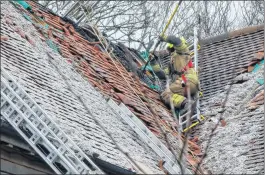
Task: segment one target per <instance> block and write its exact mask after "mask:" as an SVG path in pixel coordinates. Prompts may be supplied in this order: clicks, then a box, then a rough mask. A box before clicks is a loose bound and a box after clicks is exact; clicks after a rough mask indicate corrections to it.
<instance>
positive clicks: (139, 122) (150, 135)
mask: <svg viewBox="0 0 265 175" xmlns="http://www.w3.org/2000/svg"><path fill="white" fill-rule="evenodd" d="M119 106H120V107H121V108H122V109H124V110H125V111H124V112H125V113H126V112H127V115H128V116H129V118H130V117H131V118H130V119H132V121H136V122H137V124H139V125H140V127H141V129H142V131H143V132H145V131H147V132H145V133H146V135H147V136H149V137H150V139H153V140H155V142H157V143H158V147H159V148H160V149H161V150H162V151H163V152H164V154H166V155H168V156H169V157H170V156H171V157H172V158H171V160H175V156H174V155H173V154H172V153H171V151H169V149H168V148H167V147H166V146H165V145H164V144H163V143H162V142H161V141H160V140H159V139H158V138H157V137H156V136H155V135H154V133H152V132H151V131H150V130H149V129H148V128H147V127H146V126H145V125H144V123H143V122H142V121H141V120H140V119H139V118H138V117H136V116H135V115H134V114H133V113H132V112H131V111H130V110H129V109H128V108H127V107H126V106H125V105H124V104H123V103H120V105H119ZM194 117H196V115H194ZM175 162H176V161H175ZM164 166H165V167H166V164H165V165H164ZM174 166H175V167H174ZM173 168H175V170H176V169H178V165H177V164H176V163H175V164H173ZM186 172H188V173H190V174H192V173H191V172H190V171H189V170H186Z"/></svg>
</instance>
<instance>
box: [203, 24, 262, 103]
mask: <svg viewBox="0 0 265 175" xmlns="http://www.w3.org/2000/svg"><path fill="white" fill-rule="evenodd" d="M263 28H264V25H260V26H254V27H249V28H246V29H241V30H238V31H239V32H231V33H230V34H227V35H226V36H222V37H220V36H219V37H213V38H209V39H206V40H203V41H200V43H201V49H200V50H199V66H200V68H201V72H200V83H201V88H202V91H203V94H204V95H203V100H204V101H207V100H208V99H210V98H211V97H214V95H216V94H218V93H219V92H220V91H221V89H222V88H223V86H224V84H227V83H229V82H230V81H231V80H232V79H233V78H235V77H236V76H237V75H238V74H241V73H244V72H247V71H251V69H252V68H251V67H249V65H248V64H249V63H250V61H251V60H252V59H253V55H254V54H257V53H258V51H259V50H261V51H263V50H262V48H263V44H264V30H263ZM228 35H229V37H228ZM254 58H255V57H254ZM255 59H256V58H255ZM256 62H257V61H255V62H253V63H251V65H252V64H255V63H256ZM251 65H250V66H251ZM234 69H235V70H236V72H235V73H234V71H233V70H234ZM248 69H249V70H248Z"/></svg>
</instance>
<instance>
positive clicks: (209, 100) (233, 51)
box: [193, 27, 264, 174]
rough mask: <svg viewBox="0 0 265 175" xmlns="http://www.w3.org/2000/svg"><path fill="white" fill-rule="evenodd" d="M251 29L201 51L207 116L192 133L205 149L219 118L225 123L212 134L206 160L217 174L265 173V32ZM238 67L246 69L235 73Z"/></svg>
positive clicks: (216, 42)
mask: <svg viewBox="0 0 265 175" xmlns="http://www.w3.org/2000/svg"><path fill="white" fill-rule="evenodd" d="M252 29H254V30H253V31H250V30H247V31H248V32H247V33H242V32H239V33H240V35H237V36H234V37H232V38H231V37H230V38H229V39H228V38H223V39H219V40H216V41H214V40H212V42H210V43H207V42H205V43H204V45H202V47H201V50H200V51H199V52H200V59H199V60H200V62H199V66H200V67H201V69H202V73H201V74H200V78H201V84H202V88H203V90H204V94H205V96H204V98H203V100H202V103H201V105H202V107H201V110H202V113H203V114H204V115H205V116H207V117H208V120H207V121H205V122H203V123H202V124H201V125H199V126H198V127H197V128H196V130H194V133H193V134H194V135H196V136H199V141H198V144H199V145H201V146H202V147H204V148H205V147H206V144H207V141H208V139H209V135H210V134H211V132H210V131H211V130H212V129H213V128H214V127H215V125H216V122H215V121H217V122H218V120H219V119H221V123H220V124H219V126H223V127H217V129H216V130H215V132H214V133H213V137H212V140H211V142H210V146H209V149H208V151H207V157H206V158H205V159H204V161H203V166H204V168H205V169H206V170H211V172H212V173H213V174H235V173H238V172H241V173H243V174H255V173H258V172H260V171H261V170H262V171H261V174H262V173H264V141H263V139H262V138H263V137H264V126H263V123H264V90H263V89H264V84H260V83H259V82H258V81H257V79H259V78H262V77H263V73H264V71H263V68H264V64H262V62H263V60H264V50H263V43H264V30H263V29H262V28H261V27H252ZM242 31H244V30H242ZM235 33H237V32H235ZM208 41H210V40H208ZM257 65H258V66H257ZM250 66H253V68H251V67H250ZM238 68H244V69H245V71H244V73H242V72H241V73H240V74H239V72H235V71H233V69H237V70H238ZM247 69H251V70H250V71H247ZM230 86H231V89H230ZM229 89H230V92H229V94H228V91H229ZM227 95H228V97H227V100H225V99H226V96H227ZM222 121H223V122H222ZM203 152H204V151H203ZM220 165H221V166H220Z"/></svg>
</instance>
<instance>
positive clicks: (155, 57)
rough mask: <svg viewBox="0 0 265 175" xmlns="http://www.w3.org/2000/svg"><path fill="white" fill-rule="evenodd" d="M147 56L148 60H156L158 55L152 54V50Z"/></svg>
mask: <svg viewBox="0 0 265 175" xmlns="http://www.w3.org/2000/svg"><path fill="white" fill-rule="evenodd" d="M149 57H150V60H158V57H157V56H156V55H155V54H154V52H150V54H149Z"/></svg>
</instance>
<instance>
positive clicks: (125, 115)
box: [107, 99, 192, 174]
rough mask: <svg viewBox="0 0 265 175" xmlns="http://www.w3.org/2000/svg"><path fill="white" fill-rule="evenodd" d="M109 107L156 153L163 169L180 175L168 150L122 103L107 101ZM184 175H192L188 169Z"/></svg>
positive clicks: (178, 168)
mask: <svg viewBox="0 0 265 175" xmlns="http://www.w3.org/2000/svg"><path fill="white" fill-rule="evenodd" d="M107 102H108V104H109V106H110V107H111V108H112V109H113V111H115V112H117V113H118V115H119V116H120V117H121V118H122V119H124V121H125V122H126V123H127V124H128V125H129V126H130V127H131V128H132V129H133V130H134V131H135V132H136V133H137V134H138V135H139V136H140V138H141V139H142V141H144V142H145V143H146V144H147V145H148V146H149V147H151V149H152V150H153V151H154V152H155V153H157V155H158V156H159V157H161V158H162V159H163V161H165V162H164V165H163V166H164V168H165V169H166V170H167V171H168V172H169V173H170V174H180V167H179V165H178V163H177V161H176V160H175V157H174V155H173V154H172V153H171V152H170V151H169V150H168V148H167V147H166V146H165V145H164V144H163V143H162V142H161V141H160V140H159V139H158V138H157V137H156V136H155V135H154V134H153V133H152V132H151V131H150V130H149V129H148V128H147V127H146V126H145V125H144V124H143V122H142V121H141V120H140V119H138V117H136V116H135V115H134V114H133V113H132V112H131V111H130V110H129V109H128V108H127V107H126V106H125V105H124V104H123V103H120V105H117V104H116V102H114V101H113V100H112V99H108V100H107ZM185 171H186V173H188V174H192V173H191V172H190V171H189V170H188V169H186V170H185Z"/></svg>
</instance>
